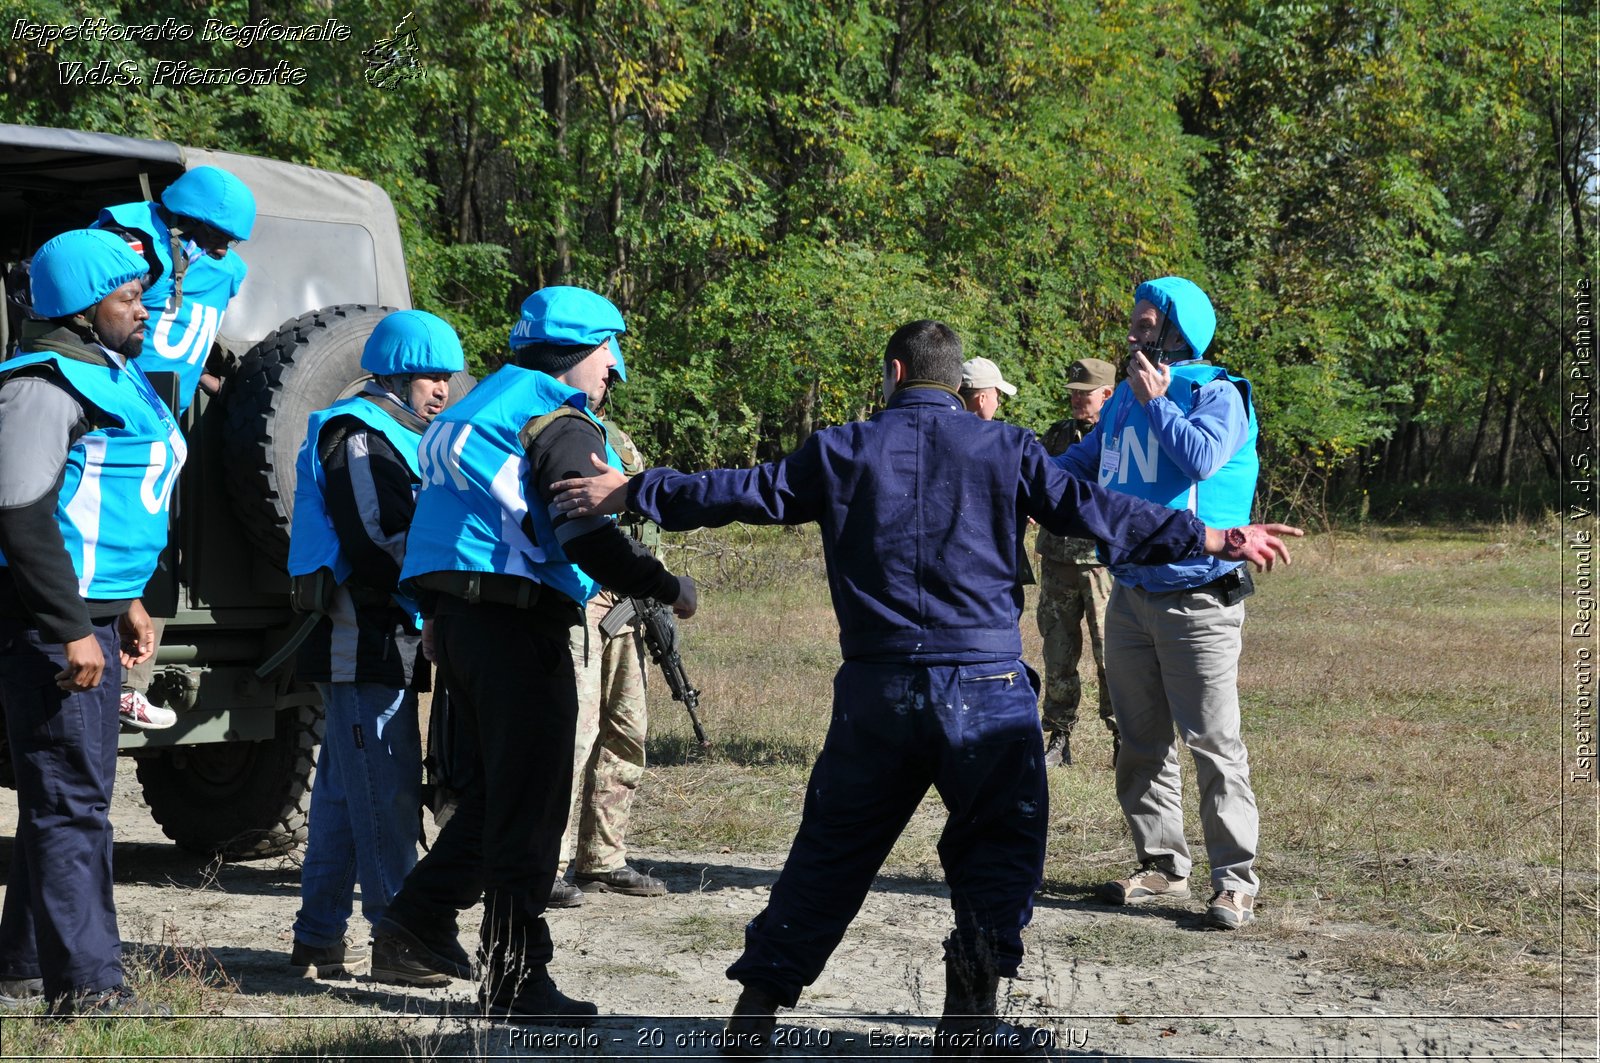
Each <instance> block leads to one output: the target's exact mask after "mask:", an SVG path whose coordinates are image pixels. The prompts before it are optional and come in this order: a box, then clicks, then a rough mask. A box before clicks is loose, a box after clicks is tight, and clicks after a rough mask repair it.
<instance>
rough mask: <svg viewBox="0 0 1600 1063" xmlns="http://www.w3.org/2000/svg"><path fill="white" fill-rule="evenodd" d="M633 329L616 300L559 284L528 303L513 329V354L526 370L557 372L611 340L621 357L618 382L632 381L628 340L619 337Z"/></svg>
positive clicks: (542, 291)
mask: <svg viewBox="0 0 1600 1063" xmlns="http://www.w3.org/2000/svg"><path fill="white" fill-rule="evenodd" d="M627 331H628V326H627V325H625V324H623V322H622V311H620V310H618V309H617V308H616V307H615V306H614V305H612V302H611V300H610V299H607V298H606V297H605V296H603V295H599V294H597V293H595V292H591V291H589V290H588V289H587V288H574V287H571V286H569V285H565V284H555V285H551V286H550V287H548V288H540V289H539V290H538V291H536V292H534V293H533V294H532V295H530V296H528V297H527V298H526V299H524V300H523V301H522V316H521V318H520V319H519V320H518V321H517V323H516V324H515V325H514V326H512V328H511V336H510V341H511V353H512V355H513V357H514V358H515V359H516V361H517V362H518V363H519V364H521V365H523V366H525V367H526V368H529V369H538V370H540V371H542V372H545V373H549V374H551V375H552V376H554V375H556V374H558V373H561V372H564V371H565V370H567V369H570V368H571V367H572V366H574V365H577V364H578V363H579V362H581V361H583V359H585V358H587V357H588V356H589V352H590V351H592V350H594V349H595V348H596V347H598V346H600V345H601V344H602V343H605V342H606V341H607V340H610V341H611V353H612V356H613V357H615V358H616V360H617V367H616V369H615V370H613V372H615V373H616V374H617V379H618V380H627V379H628V371H627V369H626V368H625V367H624V366H623V364H622V344H621V343H620V342H619V341H618V340H617V337H618V336H620V335H622V334H623V333H624V332H627Z"/></svg>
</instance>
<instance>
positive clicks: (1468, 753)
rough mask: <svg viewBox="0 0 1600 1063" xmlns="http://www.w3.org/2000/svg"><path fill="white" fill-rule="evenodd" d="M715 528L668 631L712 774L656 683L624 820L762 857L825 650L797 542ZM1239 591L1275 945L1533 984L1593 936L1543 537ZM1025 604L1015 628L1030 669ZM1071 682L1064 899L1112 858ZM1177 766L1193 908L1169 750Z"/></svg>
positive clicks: (813, 557) (821, 720) (1287, 573)
mask: <svg viewBox="0 0 1600 1063" xmlns="http://www.w3.org/2000/svg"><path fill="white" fill-rule="evenodd" d="M738 534H739V538H738V540H737V542H736V544H735V546H736V547H737V549H738V550H740V551H744V553H745V555H746V557H747V559H748V560H747V561H746V562H745V563H744V564H743V567H742V569H740V568H739V567H738V566H729V565H724V566H723V567H724V568H725V569H728V570H729V571H733V572H734V573H735V575H734V576H733V577H729V578H726V579H725V580H724V581H723V583H722V584H721V585H720V586H719V587H717V588H716V589H715V590H713V591H708V593H707V595H706V606H705V608H704V609H703V610H702V612H701V614H700V616H698V617H696V619H695V620H694V621H692V622H691V623H690V624H689V625H686V629H685V630H686V640H687V645H688V656H687V664H688V667H689V669H690V672H691V675H692V676H693V677H694V678H695V681H696V682H697V683H698V684H699V685H700V687H701V689H702V691H703V692H705V702H704V712H705V718H706V721H707V727H708V730H710V731H711V737H712V743H713V748H712V750H711V754H710V757H709V758H707V759H704V760H699V761H696V760H692V759H688V758H687V757H686V756H685V755H684V754H685V753H687V752H688V743H687V735H688V727H687V723H686V721H684V720H683V719H682V718H681V717H682V710H681V709H679V708H678V707H676V706H672V705H670V704H668V703H666V702H665V701H664V700H663V698H662V697H660V696H658V695H660V694H661V692H660V691H659V690H658V689H656V688H653V690H655V693H653V694H652V697H653V698H655V699H656V700H655V701H654V703H653V706H654V714H653V721H652V726H653V728H654V731H655V733H654V736H653V738H652V754H656V759H655V763H656V767H655V769H654V770H653V771H652V774H651V777H650V780H649V781H648V783H647V784H646V785H647V792H646V796H645V798H644V799H643V800H642V801H641V803H640V804H639V805H638V806H636V807H638V808H639V813H638V822H639V823H640V825H642V826H644V827H645V828H646V829H647V831H648V834H647V838H648V844H652V845H670V846H673V847H680V846H681V847H685V848H697V847H698V848H710V847H722V846H729V847H731V848H734V849H735V850H739V849H744V850H756V849H761V850H765V851H768V852H771V851H782V850H783V849H784V848H786V847H787V845H788V842H789V840H790V839H791V838H792V835H793V829H794V827H795V825H796V824H797V822H798V815H799V809H800V804H801V801H802V799H803V797H804V788H805V776H806V771H807V768H808V766H809V764H810V762H811V760H812V758H813V757H814V756H815V754H816V752H817V751H818V750H819V749H820V748H821V744H822V738H823V735H824V733H825V732H826V729H827V724H828V718H829V708H830V700H831V695H832V676H833V673H834V671H835V670H836V669H837V667H838V663H839V653H838V643H837V627H836V624H835V621H834V618H833V613H832V609H831V606H830V603H829V600H828V593H827V585H826V581H825V578H824V575H823V570H822V566H821V560H820V547H819V545H818V541H817V539H816V534H815V532H814V531H813V530H811V529H803V530H799V531H781V532H780V531H775V530H772V529H756V530H753V531H751V532H749V533H744V532H740V533H738ZM711 539H714V533H713V534H712V536H711V537H710V538H709V539H708V538H704V537H703V538H702V539H701V540H699V541H698V544H697V549H699V550H700V551H701V554H700V555H699V556H701V557H711V556H713V555H714V553H715V550H714V548H713V546H712V545H711ZM764 552H770V553H771V559H770V560H769V559H767V556H766V553H764ZM741 571H742V572H743V573H745V575H744V576H743V577H738V572H741ZM1259 586H1260V589H1261V590H1260V593H1259V594H1258V595H1257V596H1256V597H1255V598H1253V599H1252V600H1251V602H1250V618H1249V621H1248V623H1247V625H1246V629H1245V630H1246V634H1245V651H1244V656H1243V660H1242V662H1241V673H1240V690H1241V698H1242V702H1243V709H1244V729H1245V736H1246V741H1247V742H1248V743H1249V746H1250V755H1251V765H1252V778H1253V782H1254V785H1255V788H1256V793H1257V797H1258V802H1259V804H1260V807H1261V830H1262V834H1261V849H1260V852H1261V859H1260V870H1261V875H1262V880H1263V894H1262V904H1263V912H1264V913H1265V914H1264V918H1263V923H1264V924H1266V925H1268V926H1272V925H1273V924H1274V923H1276V924H1277V925H1276V929H1274V930H1273V931H1272V932H1273V933H1274V934H1278V935H1285V936H1292V935H1295V934H1298V933H1301V932H1302V931H1303V930H1304V931H1306V932H1317V933H1320V931H1318V930H1317V929H1316V928H1317V927H1318V926H1320V925H1321V924H1322V923H1324V922H1327V921H1329V920H1338V921H1340V922H1355V921H1360V922H1364V923H1368V924H1370V925H1371V926H1372V927H1374V928H1376V929H1375V930H1374V933H1375V934H1379V935H1382V936H1381V937H1378V938H1373V939H1371V941H1370V942H1368V943H1365V944H1361V945H1360V946H1359V947H1350V948H1348V949H1346V950H1344V955H1345V956H1346V957H1347V959H1348V961H1349V962H1350V963H1352V964H1354V965H1357V966H1361V967H1372V968H1374V969H1377V968H1382V967H1385V966H1386V965H1392V966H1393V967H1394V968H1395V969H1402V970H1406V971H1413V972H1417V971H1428V970H1434V971H1437V972H1439V973H1442V974H1450V973H1457V974H1459V973H1472V972H1476V971H1484V970H1488V969H1489V965H1491V964H1494V963H1510V964H1512V965H1513V966H1520V967H1521V968H1525V969H1526V970H1528V971H1529V972H1533V973H1534V974H1531V975H1530V976H1534V975H1535V974H1537V972H1539V971H1542V970H1543V969H1544V965H1545V964H1546V962H1547V961H1545V960H1544V959H1543V958H1542V957H1545V956H1557V955H1560V954H1561V952H1562V949H1563V943H1562V941H1561V926H1562V922H1563V919H1565V921H1566V926H1567V942H1568V945H1567V946H1566V947H1567V948H1568V949H1569V953H1570V949H1571V948H1572V946H1571V944H1570V943H1571V942H1574V941H1582V940H1584V939H1583V938H1582V936H1581V935H1575V934H1574V927H1577V928H1580V929H1582V928H1589V931H1590V937H1589V938H1588V939H1587V940H1588V941H1590V942H1592V941H1593V936H1592V928H1593V925H1594V915H1595V910H1594V908H1595V905H1594V898H1593V892H1592V890H1590V891H1589V892H1588V893H1581V892H1575V890H1574V887H1573V886H1572V885H1571V884H1569V885H1568V887H1567V888H1566V889H1565V890H1563V888H1562V885H1561V881H1562V880H1561V877H1560V871H1559V869H1560V868H1561V866H1562V864H1563V860H1565V861H1567V863H1568V866H1569V868H1572V867H1582V866H1584V861H1585V860H1588V861H1591V862H1592V859H1593V853H1592V850H1587V851H1586V850H1584V849H1583V848H1582V847H1581V845H1580V842H1581V841H1582V838H1583V837H1591V838H1592V831H1591V832H1590V834H1589V835H1585V834H1584V831H1583V828H1582V825H1579V826H1577V827H1575V826H1574V825H1573V823H1572V822H1571V816H1570V813H1569V820H1568V824H1567V826H1568V832H1569V834H1570V835H1571V837H1569V838H1567V839H1563V837H1562V830H1561V816H1560V811H1561V810H1560V806H1559V804H1558V797H1559V787H1560V783H1561V778H1560V763H1559V760H1558V750H1559V748H1560V742H1561V735H1562V724H1563V722H1564V721H1563V718H1562V714H1561V712H1560V703H1559V698H1560V690H1559V682H1560V671H1559V667H1558V658H1557V635H1558V631H1557V629H1556V623H1555V618H1556V617H1557V615H1558V609H1559V602H1560V600H1561V597H1560V595H1561V591H1560V568H1559V549H1558V545H1557V540H1556V539H1555V538H1554V529H1553V528H1550V527H1542V526H1529V525H1511V526H1497V527H1480V528H1467V529H1449V530H1442V531H1441V530H1430V529H1370V530H1368V531H1366V532H1363V533H1360V534H1348V533H1339V534H1332V535H1321V536H1314V537H1312V538H1310V539H1308V540H1307V541H1306V542H1304V543H1303V544H1301V545H1300V546H1299V547H1298V548H1297V551H1296V563H1295V564H1294V565H1293V566H1292V567H1291V568H1289V569H1287V570H1280V571H1278V572H1274V573H1271V574H1269V575H1266V576H1263V577H1262V578H1261V579H1260V580H1259ZM1035 594H1036V591H1035V590H1034V589H1032V588H1030V590H1029V596H1028V603H1027V609H1026V611H1025V613H1024V617H1023V634H1024V647H1025V655H1026V656H1027V658H1028V659H1029V660H1030V661H1032V662H1035V663H1037V662H1038V661H1039V660H1040V652H1039V641H1038V634H1037V629H1036V628H1035V626H1034V623H1033V609H1034V602H1035ZM1089 671H1090V669H1088V668H1086V669H1085V673H1086V677H1087V673H1088V672H1089ZM1086 686H1087V687H1088V690H1086V698H1085V702H1084V711H1083V715H1082V720H1081V726H1080V727H1079V729H1078V731H1077V732H1076V733H1075V734H1074V751H1075V755H1076V759H1077V763H1076V764H1075V765H1074V766H1073V767H1072V768H1071V769H1069V770H1065V771H1055V772H1052V773H1051V778H1050V795H1051V838H1052V841H1051V846H1050V850H1049V854H1048V861H1047V866H1046V883H1047V889H1048V890H1050V891H1054V892H1057V893H1059V894H1061V895H1064V896H1072V895H1073V893H1074V891H1086V890H1088V889H1089V888H1091V887H1092V886H1093V885H1094V884H1096V883H1098V882H1101V881H1104V880H1105V879H1107V878H1110V877H1115V876H1117V875H1120V874H1122V873H1124V872H1125V871H1126V870H1127V869H1128V867H1129V866H1131V863H1132V847H1131V845H1130V843H1129V841H1128V838H1127V830H1126V827H1125V825H1124V824H1123V820H1122V814H1121V811H1120V809H1119V808H1118V806H1117V803H1116V799H1115V796H1114V786H1113V783H1114V780H1113V775H1112V772H1111V770H1110V766H1109V752H1110V743H1109V739H1108V737H1107V736H1106V735H1105V734H1104V732H1103V731H1102V730H1101V728H1100V724H1099V722H1098V720H1097V719H1095V717H1094V712H1093V702H1092V700H1091V699H1092V695H1093V693H1094V691H1093V686H1092V684H1086ZM656 687H659V684H657V685H656ZM1183 770H1184V774H1185V776H1186V777H1187V780H1186V786H1185V790H1186V793H1185V801H1186V807H1187V816H1188V820H1187V821H1188V824H1189V842H1190V847H1191V849H1192V851H1193V852H1194V853H1195V854H1196V857H1197V860H1198V862H1199V866H1198V867H1197V869H1196V871H1197V875H1198V876H1199V880H1198V885H1197V892H1199V893H1200V896H1201V897H1202V899H1203V897H1204V895H1205V894H1204V891H1205V885H1204V883H1205V876H1206V873H1207V871H1206V868H1205V866H1204V851H1205V850H1204V845H1203V843H1202V839H1201V836H1200V829H1199V815H1198V809H1197V807H1196V800H1195V792H1194V783H1193V770H1192V762H1191V761H1190V760H1189V759H1188V758H1187V757H1185V758H1184V759H1183ZM943 818H944V815H943V809H942V807H941V806H940V804H939V802H938V799H937V797H936V796H934V795H930V796H929V798H928V800H927V801H926V802H924V804H923V806H922V808H921V809H919V811H918V812H917V814H916V815H915V816H914V817H913V819H912V822H911V825H910V826H909V827H908V829H907V831H906V835H905V837H904V838H903V839H902V840H901V842H900V843H899V845H897V846H896V847H895V850H894V851H893V853H891V855H890V857H889V862H888V865H887V870H889V871H891V872H897V873H912V874H916V873H920V872H921V871H923V870H931V869H936V868H937V866H938V858H937V853H936V844H937V840H938V833H939V830H940V829H941V828H942V825H943ZM636 829H638V828H636ZM1280 917H1281V919H1280ZM1112 944H1115V942H1112ZM1107 947H1108V948H1109V947H1110V945H1108V946H1107ZM1117 947H1118V948H1119V949H1120V948H1121V946H1120V945H1119V946H1117ZM1475 954H1476V955H1479V956H1484V957H1492V959H1485V960H1473V959H1472V957H1473V956H1474V955H1475ZM1537 976H1538V977H1543V975H1537Z"/></svg>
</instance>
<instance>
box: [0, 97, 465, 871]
mask: <svg viewBox="0 0 1600 1063" xmlns="http://www.w3.org/2000/svg"><path fill="white" fill-rule="evenodd" d="M196 166H217V167H221V168H222V169H224V170H227V171H229V172H231V173H233V174H234V175H235V176H237V177H239V178H240V179H241V180H243V181H244V183H245V184H246V185H248V186H249V187H250V189H251V191H252V192H254V193H255V197H256V204H257V218H256V226H255V232H254V234H253V235H252V237H251V239H249V240H248V241H246V242H244V243H242V244H240V245H238V247H237V248H236V250H237V251H238V253H239V254H240V255H241V256H242V257H243V258H244V260H245V262H246V264H247V265H248V266H249V274H248V276H247V277H246V279H245V283H244V287H243V288H242V289H241V290H240V292H239V294H238V296H236V297H235V298H234V300H233V303H232V305H231V306H230V307H229V309H228V311H227V314H226V316H225V317H224V318H223V321H222V326H221V329H220V330H219V333H218V335H217V337H216V342H215V345H214V347H213V349H212V351H211V352H210V353H209V361H208V366H209V367H210V369H211V371H212V372H213V373H214V374H215V375H217V376H219V377H220V378H221V380H222V386H221V388H220V389H219V390H218V392H217V394H215V395H208V394H207V393H206V392H205V391H204V390H202V391H201V393H200V394H199V395H198V396H197V397H196V399H195V401H194V403H193V405H191V407H190V408H189V411H188V413H187V414H186V416H185V418H184V421H183V429H184V432H185V434H186V435H187V437H188V443H189V459H188V462H187V464H186V465H185V467H184V470H183V474H182V476H181V477H180V479H179V483H178V487H177V490H176V492H175V493H174V495H173V500H172V534H171V539H170V543H169V545H168V547H167V550H166V552H165V553H164V554H163V555H162V559H161V564H160V566H159V567H158V569H157V571H156V574H155V576H154V578H153V579H152V580H151V582H150V585H149V587H148V588H147V590H146V593H145V598H144V601H145V604H146V607H147V608H148V610H149V612H150V613H151V615H152V616H166V617H170V618H171V620H170V621H169V622H168V624H167V629H166V633H165V636H164V638H163V640H162V645H161V649H160V652H159V653H158V655H157V657H156V673H155V681H154V682H153V684H152V685H151V688H150V692H149V697H150V700H151V701H152V702H155V703H158V704H163V705H166V706H167V707H168V708H171V709H174V710H176V711H177V713H178V722H177V724H176V726H174V727H172V728H170V729H167V730H160V731H140V732H135V733H125V734H123V735H122V737H121V742H120V746H121V750H122V752H123V754H124V755H127V756H132V757H133V758H135V761H136V767H137V772H138V778H139V783H140V786H141V788H142V790H143V794H144V798H145V801H146V803H147V804H148V805H149V807H150V812H151V814H152V815H153V816H154V817H155V819H156V821H157V822H158V823H159V824H160V825H161V828H162V830H163V831H164V832H165V833H166V835H167V836H168V837H169V838H171V839H172V840H173V841H175V842H177V843H178V844H179V845H181V846H184V847H185V848H189V849H193V850H196V851H205V852H223V853H226V854H228V855H230V856H264V855H271V854H274V853H282V852H285V851H287V850H289V849H290V848H292V847H293V846H295V845H296V844H298V843H301V842H303V841H304V840H305V836H306V813H307V810H308V808H309V804H310V787H311V784H312V774H313V768H314V765H315V763H316V755H317V748H318V745H319V743H320V740H321V735H322V709H321V704H320V701H319V700H318V698H317V695H316V692H315V690H313V689H312V688H310V687H309V686H305V685H300V684H297V683H296V682H295V681H294V679H293V654H292V653H289V654H287V655H285V654H283V653H282V652H280V651H282V650H284V649H285V648H286V646H287V645H288V644H289V643H290V642H291V641H292V640H293V639H294V637H295V635H296V633H297V632H298V631H299V630H300V629H301V627H302V623H303V621H304V618H302V617H300V616H297V615H296V614H295V613H294V612H293V611H292V610H291V609H290V607H289V598H288V588H289V583H288V575H287V573H286V571H285V565H286V563H287V560H288V551H289V538H288V528H289V519H290V515H291V511H292V507H293V503H294V468H295V458H296V455H297V454H298V452H299V449H300V443H301V441H302V439H303V438H304V435H305V427H306V415H307V414H309V413H311V412H312V411H313V410H317V409H320V408H322V407H324V406H327V405H329V404H331V403H332V402H334V401H336V400H338V399H340V398H343V397H345V396H347V395H351V394H354V393H355V392H356V391H358V390H359V389H360V387H361V385H362V384H363V383H364V382H365V381H366V380H367V379H368V377H367V376H366V375H365V374H363V373H362V371H361V369H360V365H359V362H360V355H361V347H362V345H363V343H365V341H366V338H367V336H368V335H369V334H370V333H371V332H372V329H373V327H374V326H375V325H376V324H377V322H378V321H379V320H381V319H382V317H383V316H384V315H385V314H386V313H389V312H391V311H392V310H394V309H404V308H408V307H410V305H411V297H410V289H409V287H408V284H407V280H406V268H405V259H404V256H403V253H402V249H401V241H400V229H399V224H398V221H397V219H396V217H395V212H394V207H393V205H392V204H391V203H390V202H389V197H388V196H387V195H386V194H385V193H384V191H383V190H382V189H381V188H379V187H378V186H377V185H375V184H373V183H371V182H370V181H364V180H360V179H358V178H355V177H350V176H346V175H343V174H337V173H329V172H327V171H324V170H317V169H312V168H311V167H308V166H298V165H294V164H291V163H286V162H278V161H274V160H271V159H262V158H255V157H252V156H247V155H238V154H232V153H228V152H220V151H205V150H201V149H197V148H187V147H181V146H179V145H177V144H172V143H167V142H165V141H154V140H137V139H133V138H129V137H121V136H111V135H107V134H102V133H84V132H78V131H74V130H66V129H46V128H38V127H30V126H17V125H3V124H0V262H4V263H7V264H8V268H7V270H6V274H5V276H6V279H7V282H8V284H9V290H7V291H5V292H4V293H3V294H4V295H5V297H6V298H5V306H6V314H5V315H4V316H3V318H0V351H3V352H8V353H9V352H10V351H11V350H12V349H13V347H14V338H15V336H16V334H17V331H16V330H17V328H18V325H19V322H20V320H21V318H22V315H23V314H24V313H25V293H24V292H23V291H19V290H18V289H20V288H22V287H23V285H22V284H20V283H18V280H19V278H20V277H22V275H23V273H22V270H21V269H20V268H19V264H20V263H21V262H23V261H24V260H26V259H27V258H28V257H29V256H30V255H32V253H33V252H34V251H35V250H37V249H38V247H39V246H40V245H41V244H43V243H44V242H45V241H46V240H48V239H50V238H51V237H52V236H55V235H56V234H57V233H60V232H63V231H65V230H67V229H74V228H81V227H84V226H86V225H88V224H90V223H91V222H93V221H94V220H95V218H96V216H97V214H98V212H99V210H100V208H101V207H105V206H110V205H112V204H116V203H126V202H130V201H134V200H140V199H145V200H154V199H159V197H160V195H161V191H162V189H164V188H165V187H166V186H167V185H169V184H171V183H172V182H173V181H174V180H176V179H177V178H178V177H179V176H181V175H182V174H183V173H184V172H185V171H187V170H190V169H193V168H194V167H196ZM157 386H158V388H159V387H160V382H159V381H157ZM170 386H172V387H175V384H173V385H170ZM470 386H471V381H470V379H468V378H466V377H465V374H458V379H457V380H455V381H452V397H456V396H457V394H459V393H464V392H465V390H466V389H467V388H468V387H470ZM174 398H175V396H174ZM275 658H282V659H281V660H275ZM0 738H3V736H0ZM0 764H4V765H6V766H7V767H8V766H9V759H8V758H7V757H0ZM7 774H8V773H7Z"/></svg>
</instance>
